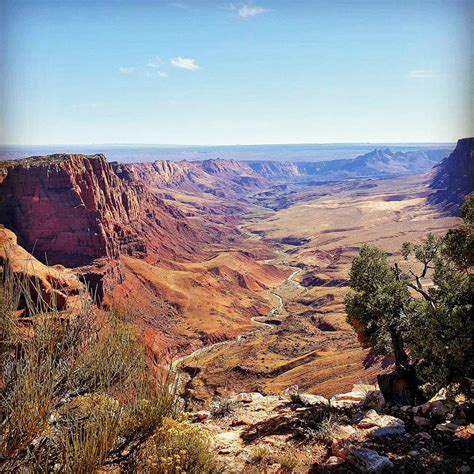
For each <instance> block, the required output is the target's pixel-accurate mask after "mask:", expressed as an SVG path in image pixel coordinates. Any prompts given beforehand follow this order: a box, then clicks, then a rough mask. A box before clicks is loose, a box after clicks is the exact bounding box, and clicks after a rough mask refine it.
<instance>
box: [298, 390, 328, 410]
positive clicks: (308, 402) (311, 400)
mask: <svg viewBox="0 0 474 474" xmlns="http://www.w3.org/2000/svg"><path fill="white" fill-rule="evenodd" d="M298 398H299V401H300V402H301V403H302V404H303V405H304V406H306V407H313V406H319V405H329V400H328V399H327V398H324V397H322V396H321V395H311V394H309V393H300V394H299V395H298Z"/></svg>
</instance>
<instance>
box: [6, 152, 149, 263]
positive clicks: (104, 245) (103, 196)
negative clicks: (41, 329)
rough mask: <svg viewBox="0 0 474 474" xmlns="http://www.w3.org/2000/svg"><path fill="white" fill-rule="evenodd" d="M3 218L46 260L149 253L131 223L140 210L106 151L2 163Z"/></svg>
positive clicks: (79, 260) (134, 194)
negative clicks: (129, 226) (109, 161)
mask: <svg viewBox="0 0 474 474" xmlns="http://www.w3.org/2000/svg"><path fill="white" fill-rule="evenodd" d="M1 168H2V175H3V179H2V182H1V184H0V219H1V223H2V224H4V225H6V226H7V227H9V228H11V229H13V230H14V231H15V233H16V234H17V236H18V239H19V242H20V243H21V244H22V245H23V246H24V247H25V248H26V249H27V250H29V251H31V252H32V253H34V255H37V256H38V258H40V259H41V260H43V261H45V262H46V261H47V262H48V263H50V264H56V263H61V264H63V265H66V266H70V267H75V266H80V265H84V264H89V263H90V262H92V261H93V260H95V259H97V258H104V257H106V258H117V257H118V256H119V254H120V251H121V249H122V247H126V250H127V252H131V253H133V252H135V253H141V254H145V253H146V248H145V247H146V246H145V243H144V241H143V240H142V239H141V238H140V236H137V235H136V234H133V233H132V232H131V231H130V230H129V229H127V226H128V225H129V224H130V223H132V222H133V221H135V220H136V219H137V218H138V217H139V215H140V212H141V209H142V205H141V203H140V197H139V192H138V191H139V190H138V189H137V188H136V187H133V186H125V185H124V184H123V182H122V181H121V180H120V179H119V178H118V176H117V175H116V174H115V173H114V171H113V169H112V167H111V166H110V164H109V163H108V162H107V161H106V159H105V157H104V156H103V155H100V154H99V155H51V156H46V157H32V158H27V159H25V160H19V161H11V162H5V163H2V164H1Z"/></svg>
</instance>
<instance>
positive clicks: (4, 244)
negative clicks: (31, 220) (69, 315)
mask: <svg viewBox="0 0 474 474" xmlns="http://www.w3.org/2000/svg"><path fill="white" fill-rule="evenodd" d="M3 272H10V273H11V274H12V275H13V276H14V278H16V279H17V281H19V282H20V285H19V287H20V288H21V289H22V291H21V298H20V301H19V309H20V310H21V314H22V315H24V316H29V315H30V314H29V313H30V310H33V309H35V308H39V307H41V306H42V305H43V307H45V308H46V307H47V306H50V307H54V308H56V309H57V310H58V311H64V310H71V311H74V310H75V309H77V308H78V307H80V304H81V297H80V292H81V290H83V289H84V285H83V284H82V283H81V282H80V281H79V278H78V277H77V276H76V275H75V274H74V273H73V272H72V271H71V270H69V269H67V268H64V267H62V266H61V265H55V266H52V267H48V266H46V265H44V264H43V263H41V262H40V261H38V260H37V259H36V258H34V257H33V256H32V255H30V254H29V253H28V252H27V251H26V250H25V249H23V248H22V247H20V246H19V245H18V243H17V238H16V235H15V234H14V233H13V232H12V231H11V230H8V229H6V228H5V227H3V226H2V225H0V279H1V278H7V275H6V274H4V275H2V273H3ZM1 304H4V302H3V301H2V302H1ZM31 305H32V306H33V307H34V308H31V307H30V306H31Z"/></svg>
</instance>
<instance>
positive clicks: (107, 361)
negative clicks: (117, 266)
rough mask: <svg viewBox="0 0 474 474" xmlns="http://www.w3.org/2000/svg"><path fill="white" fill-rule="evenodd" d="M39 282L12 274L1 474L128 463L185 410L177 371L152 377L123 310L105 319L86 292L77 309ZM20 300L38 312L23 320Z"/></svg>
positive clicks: (1, 395) (7, 292)
mask: <svg viewBox="0 0 474 474" xmlns="http://www.w3.org/2000/svg"><path fill="white" fill-rule="evenodd" d="M31 289H32V286H31V285H30V284H29V283H28V284H25V283H24V282H23V281H21V280H20V279H19V278H17V277H15V275H13V274H12V273H11V272H8V271H4V272H3V274H2V286H1V292H0V296H1V297H2V301H1V303H2V304H1V305H0V307H1V316H2V321H1V323H0V330H1V331H2V360H3V361H4V362H5V363H4V364H2V372H1V384H0V412H1V413H0V414H1V416H0V471H2V472H16V471H19V470H21V471H24V472H52V471H60V472H65V473H90V472H94V471H95V470H96V469H98V468H100V467H101V466H105V465H120V464H123V463H128V462H129V460H130V459H132V458H133V457H134V456H135V455H136V453H137V452H138V451H139V450H140V449H143V445H144V444H145V443H146V441H147V440H148V439H150V438H151V437H152V436H153V435H154V434H155V433H156V432H157V430H159V428H160V427H161V426H162V425H163V423H164V421H165V419H167V420H168V419H172V418H173V417H177V416H178V414H179V412H180V408H179V404H178V398H177V396H176V384H177V380H176V378H175V377H174V376H173V374H172V373H171V372H170V371H165V372H164V373H163V375H162V377H156V376H154V377H152V375H151V373H150V371H149V368H148V366H147V359H146V356H145V350H144V346H143V344H142V343H141V341H140V335H139V334H138V333H137V331H136V330H134V328H133V326H132V325H131V324H130V323H129V322H128V321H127V319H126V318H124V317H123V316H122V315H121V314H118V313H117V312H115V311H109V312H107V313H102V316H101V318H100V320H101V321H103V322H102V323H101V325H100V326H99V324H98V322H97V321H98V320H97V319H96V318H95V316H94V313H95V312H96V311H97V310H95V309H94V307H93V305H92V302H91V301H90V299H89V298H88V296H87V295H86V294H84V295H83V301H82V307H81V309H80V312H79V313H77V312H76V313H75V314H70V313H68V312H67V311H58V310H57V309H56V308H55V302H54V298H51V299H50V300H49V301H48V302H45V301H44V300H41V299H39V300H38V298H41V297H40V296H39V295H40V293H39V292H37V293H35V294H34V295H33V294H31V293H28V292H29V291H31ZM19 295H21V298H20V297H19ZM20 299H21V301H22V303H21V304H23V305H25V304H26V305H27V306H28V315H29V317H28V318H27V325H23V326H21V327H20V324H19V323H18V321H17V319H16V310H17V308H18V304H19V302H20ZM168 446H169V449H171V447H172V440H171V441H170V440H168ZM203 446H204V445H203Z"/></svg>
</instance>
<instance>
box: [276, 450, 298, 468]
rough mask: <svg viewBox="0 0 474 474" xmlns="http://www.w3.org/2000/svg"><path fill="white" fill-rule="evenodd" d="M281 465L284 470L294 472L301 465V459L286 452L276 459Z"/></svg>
mask: <svg viewBox="0 0 474 474" xmlns="http://www.w3.org/2000/svg"><path fill="white" fill-rule="evenodd" d="M275 461H276V462H277V463H278V464H280V466H281V470H282V471H283V472H294V470H295V469H296V468H297V467H298V465H299V460H298V459H297V458H296V457H295V456H292V455H291V454H285V455H283V456H280V457H278V458H276V460H275Z"/></svg>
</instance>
